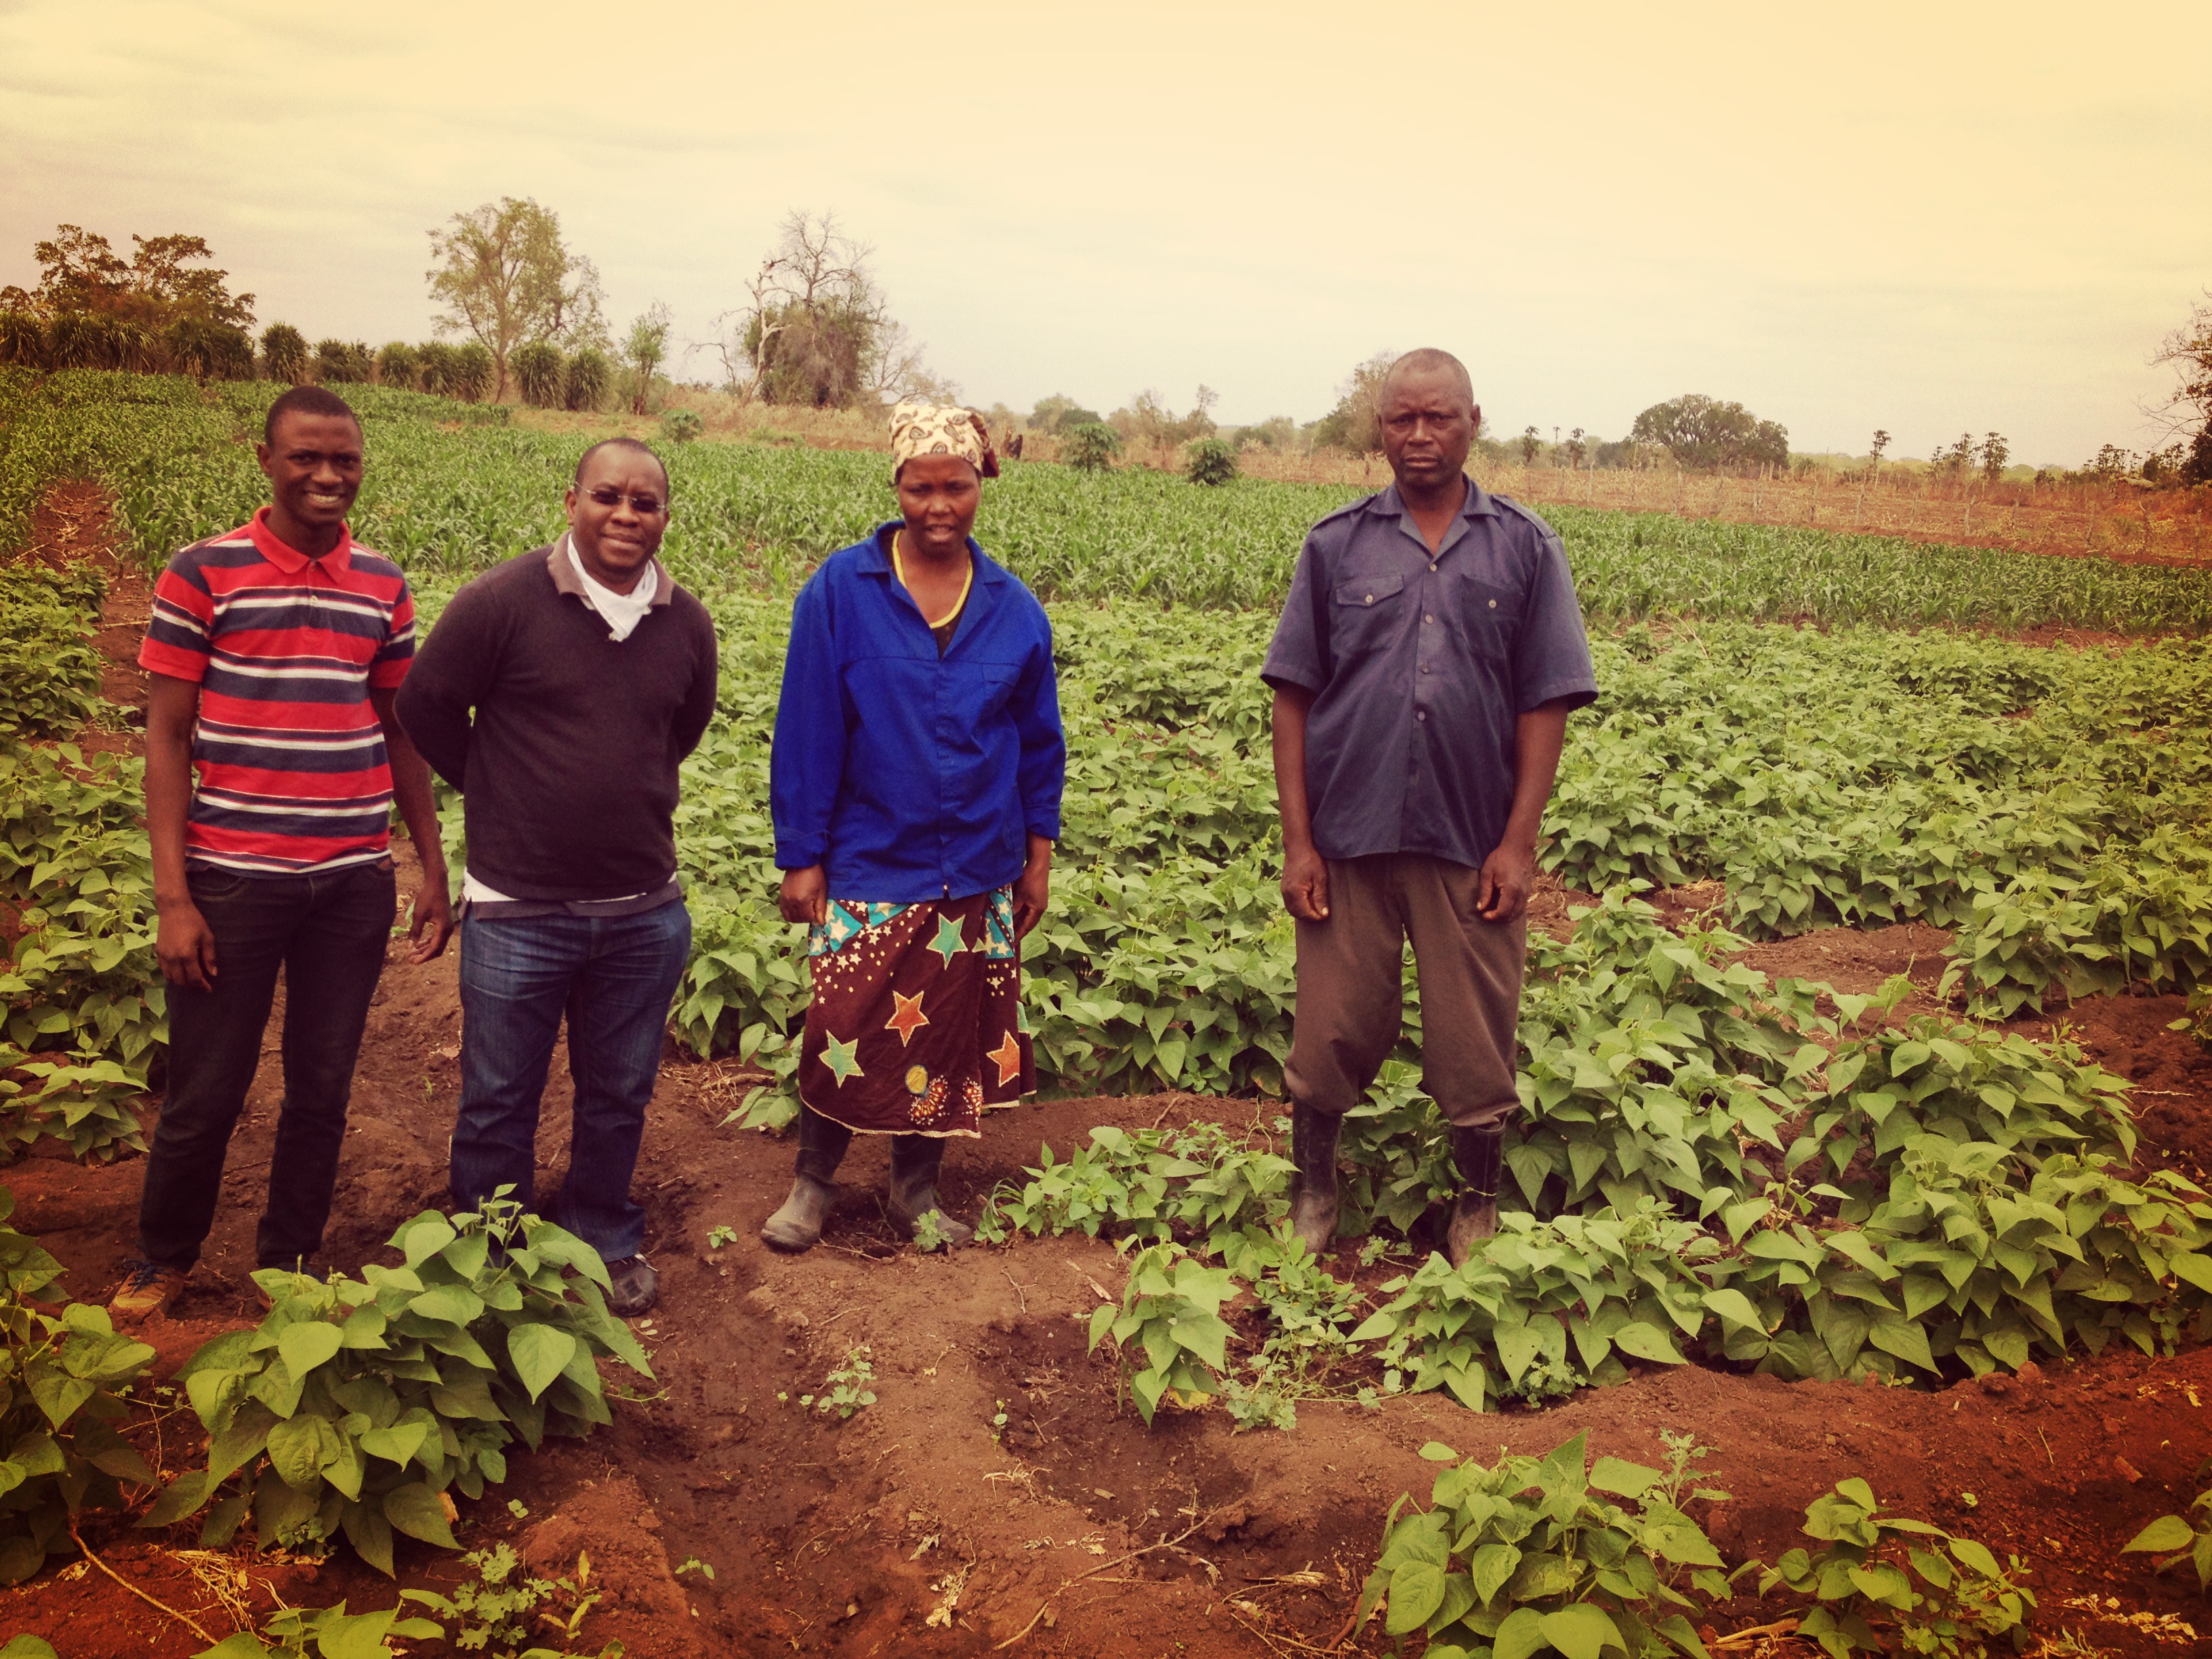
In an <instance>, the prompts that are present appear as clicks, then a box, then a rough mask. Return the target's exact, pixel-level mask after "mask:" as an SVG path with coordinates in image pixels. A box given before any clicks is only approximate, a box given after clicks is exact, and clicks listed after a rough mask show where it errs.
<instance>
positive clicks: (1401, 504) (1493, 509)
mask: <svg viewBox="0 0 2212 1659" xmlns="http://www.w3.org/2000/svg"><path fill="white" fill-rule="evenodd" d="M1460 476H1461V477H1465V478H1467V499H1466V500H1465V501H1462V502H1461V503H1460V509H1459V516H1460V517H1461V518H1462V519H1494V518H1497V517H1498V504H1497V502H1495V501H1492V500H1491V499H1490V496H1489V495H1488V494H1486V492H1485V491H1484V489H1483V488H1482V486H1481V485H1480V484H1479V483H1475V481H1474V478H1472V477H1468V475H1467V474H1465V473H1462V474H1461V475H1460ZM1374 510H1375V511H1376V512H1377V513H1390V514H1391V515H1393V516H1394V517H1398V518H1402V517H1404V516H1405V513H1406V501H1405V497H1403V496H1402V495H1399V493H1398V486H1397V484H1396V483H1395V482H1394V483H1389V484H1386V485H1384V486H1383V489H1382V490H1381V491H1379V492H1378V493H1377V494H1376V497H1375V508H1374Z"/></svg>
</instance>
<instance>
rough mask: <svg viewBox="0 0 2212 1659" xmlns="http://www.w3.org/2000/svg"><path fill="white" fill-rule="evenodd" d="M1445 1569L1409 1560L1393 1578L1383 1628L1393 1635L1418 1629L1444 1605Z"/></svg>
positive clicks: (1432, 1563) (1431, 1563)
mask: <svg viewBox="0 0 2212 1659" xmlns="http://www.w3.org/2000/svg"><path fill="white" fill-rule="evenodd" d="M1444 1578H1445V1572H1444V1569H1443V1568H1442V1567H1440V1566H1438V1565H1436V1564H1435V1563H1434V1562H1432V1561H1408V1562H1407V1563H1406V1565H1403V1566H1401V1567H1400V1568H1399V1569H1398V1570H1397V1571H1395V1572H1394V1573H1392V1574H1391V1575H1390V1611H1389V1614H1388V1615H1387V1616H1386V1617H1385V1618H1384V1620H1383V1628H1384V1629H1385V1630H1387V1631H1388V1632H1389V1633H1390V1634H1391V1635H1393V1636H1403V1635H1404V1634H1405V1633H1406V1632H1407V1631H1413V1630H1419V1628H1420V1627H1421V1626H1424V1625H1425V1624H1427V1623H1428V1622H1429V1615H1430V1614H1431V1613H1434V1612H1435V1611H1436V1610H1437V1608H1438V1607H1441V1606H1443V1599H1444Z"/></svg>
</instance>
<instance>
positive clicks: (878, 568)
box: [860, 519, 1006, 587]
mask: <svg viewBox="0 0 2212 1659" xmlns="http://www.w3.org/2000/svg"><path fill="white" fill-rule="evenodd" d="M904 522H905V520H902V519H885V520H884V521H883V522H882V523H881V524H879V525H878V526H876V527H875V531H874V532H873V533H872V534H871V535H870V536H869V537H868V538H867V539H866V541H864V542H862V543H860V546H861V547H864V548H866V550H867V551H866V555H865V556H864V557H863V558H862V559H861V562H860V574H862V575H864V576H881V577H883V578H884V580H887V581H888V580H891V578H892V576H893V575H894V574H895V573H894V572H893V571H892V569H891V556H890V535H889V533H888V532H895V531H896V530H897V529H898V527H899V526H901V525H902V524H903V523H904ZM968 568H969V571H970V572H971V573H972V574H973V575H974V579H975V586H978V587H996V586H1000V584H1001V583H1002V582H1004V581H1005V580H1006V571H1005V570H1003V569H1002V568H1000V566H999V565H998V564H997V563H996V562H994V561H993V559H992V557H991V556H990V555H989V554H987V553H986V552H985V551H984V550H983V549H982V547H981V544H978V543H977V541H976V540H975V538H974V537H973V536H970V537H969V538H968Z"/></svg>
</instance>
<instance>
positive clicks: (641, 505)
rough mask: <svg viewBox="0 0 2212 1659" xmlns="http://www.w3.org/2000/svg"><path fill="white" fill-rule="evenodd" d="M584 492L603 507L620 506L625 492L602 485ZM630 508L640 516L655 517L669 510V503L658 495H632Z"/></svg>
mask: <svg viewBox="0 0 2212 1659" xmlns="http://www.w3.org/2000/svg"><path fill="white" fill-rule="evenodd" d="M584 494H585V495H588V496H590V497H591V498H592V500H593V501H597V502H598V503H599V505H600V506H601V507H620V506H621V505H622V502H623V492H622V491H621V490H619V489H609V488H606V487H605V486H602V487H601V488H599V489H587V490H586V491H585V492H584ZM629 510H630V511H631V512H633V513H636V514H637V515H638V516H639V517H640V518H645V519H653V518H658V517H659V516H660V514H662V513H665V512H666V511H667V510H668V503H667V502H665V501H662V500H661V499H660V497H659V496H658V495H632V496H631V497H630V498H629Z"/></svg>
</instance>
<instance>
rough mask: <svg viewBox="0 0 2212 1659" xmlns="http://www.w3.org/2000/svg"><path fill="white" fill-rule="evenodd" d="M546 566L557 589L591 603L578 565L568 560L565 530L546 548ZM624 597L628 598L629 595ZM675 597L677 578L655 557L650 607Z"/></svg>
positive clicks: (634, 590)
mask: <svg viewBox="0 0 2212 1659" xmlns="http://www.w3.org/2000/svg"><path fill="white" fill-rule="evenodd" d="M579 557H580V556H579ZM545 568H546V571H547V573H548V574H550V575H551V576H552V578H553V586H554V587H555V589H556V591H558V592H562V593H566V594H568V595H569V596H570V597H571V598H574V599H583V600H584V601H585V603H586V604H587V605H588V604H589V603H590V599H589V597H588V596H587V595H586V593H585V592H584V584H583V582H582V581H581V580H579V579H578V577H577V575H576V567H575V566H574V565H573V564H571V563H569V562H568V533H567V532H565V531H564V532H562V534H561V535H560V536H559V537H557V538H556V539H555V540H554V542H553V544H552V545H551V546H550V547H548V548H547V549H546V550H545ZM635 592H637V590H636V589H635V588H632V589H631V590H630V593H631V594H635ZM623 597H625V598H628V597H629V595H624V596H623ZM675 597H676V579H675V578H674V577H673V576H671V575H670V574H668V568H667V567H666V566H665V565H664V564H662V563H661V562H660V561H659V559H658V558H655V559H654V560H653V599H652V600H651V602H650V605H649V606H648V608H651V606H658V605H666V604H667V603H668V602H669V601H670V600H671V599H674V598H675Z"/></svg>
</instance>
